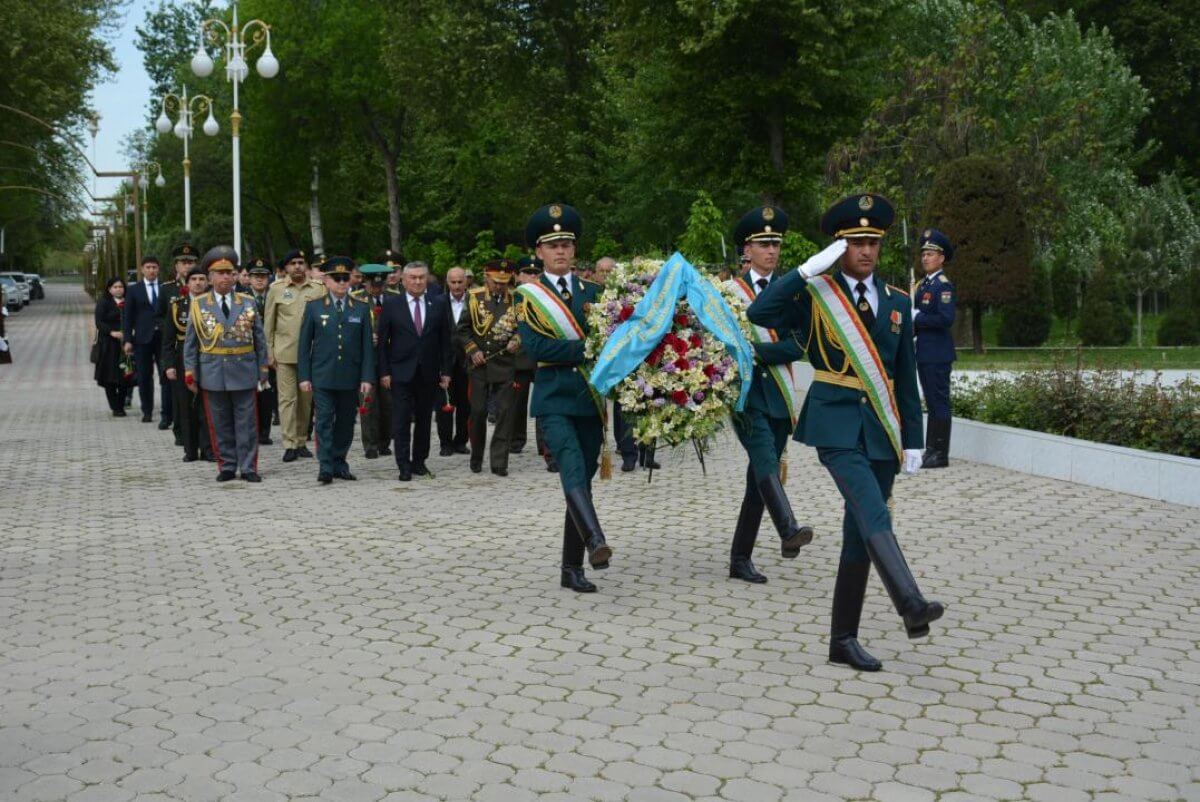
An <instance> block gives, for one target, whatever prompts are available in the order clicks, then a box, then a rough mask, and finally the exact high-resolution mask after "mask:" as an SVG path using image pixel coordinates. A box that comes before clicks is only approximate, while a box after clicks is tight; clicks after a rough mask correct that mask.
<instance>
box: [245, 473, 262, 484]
mask: <svg viewBox="0 0 1200 802" xmlns="http://www.w3.org/2000/svg"><path fill="white" fill-rule="evenodd" d="M242 481H243V482H251V483H255V484H257V483H258V482H261V481H262V477H261V476H259V475H258V474H257V473H255V472H254V471H249V472H247V473H243V474H242Z"/></svg>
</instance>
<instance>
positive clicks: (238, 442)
mask: <svg viewBox="0 0 1200 802" xmlns="http://www.w3.org/2000/svg"><path fill="white" fill-rule="evenodd" d="M236 260H237V252H236V251H234V250H233V248H231V247H229V246H228V245H218V246H217V247H216V248H213V249H212V250H210V251H209V252H208V253H206V254H205V255H204V259H203V260H202V263H201V266H202V267H204V268H206V269H207V270H208V276H209V283H210V284H211V286H212V289H211V290H210V291H209V292H206V293H204V294H203V295H200V296H189V297H191V311H190V314H189V315H188V318H189V319H188V330H187V338H186V339H185V340H184V344H183V364H184V382H186V384H187V386H188V389H189V390H191V391H192V392H193V393H197V392H202V396H201V397H202V399H203V402H204V409H205V413H206V415H207V417H208V422H209V426H211V427H212V440H213V445H214V449H213V450H214V451H215V452H216V458H217V468H218V471H219V473H218V474H217V481H218V482H228V481H229V480H230V479H233V478H234V477H235V476H236V475H237V473H239V472H240V473H241V476H242V479H244V480H245V481H247V482H261V481H262V479H261V478H260V477H259V475H258V415H257V413H256V411H255V409H254V407H255V401H256V399H255V394H256V392H257V390H258V387H259V385H261V384H262V383H263V382H265V381H266V378H267V344H266V340H265V338H264V336H263V329H262V320H261V319H260V318H259V316H258V310H257V309H256V308H255V306H254V298H252V297H251V296H249V295H244V294H242V293H239V292H234V291H233V284H234V265H235V262H236ZM235 469H236V471H235Z"/></svg>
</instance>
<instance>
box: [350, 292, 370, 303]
mask: <svg viewBox="0 0 1200 802" xmlns="http://www.w3.org/2000/svg"><path fill="white" fill-rule="evenodd" d="M350 297H351V298H353V299H355V300H356V301H365V300H367V291H366V290H352V291H351V292H350Z"/></svg>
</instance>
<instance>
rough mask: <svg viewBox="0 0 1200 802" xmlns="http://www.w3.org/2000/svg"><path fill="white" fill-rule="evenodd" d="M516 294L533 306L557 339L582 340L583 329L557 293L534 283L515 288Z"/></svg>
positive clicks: (538, 283)
mask: <svg viewBox="0 0 1200 802" xmlns="http://www.w3.org/2000/svg"><path fill="white" fill-rule="evenodd" d="M517 294H518V295H520V296H521V297H523V298H524V299H525V302H526V303H530V304H533V306H534V307H535V308H536V309H537V311H538V312H539V313H540V315H539V316H540V317H541V319H542V320H544V321H545V322H546V323H548V324H549V325H550V327H551V329H552V330H553V331H554V334H555V336H556V338H557V339H559V340H582V339H583V328H582V327H581V326H580V325H579V321H578V320H576V319H575V315H573V314H571V308H570V307H569V306H567V305H566V304H565V303H564V302H563V299H562V296H561V295H559V294H558V293H557V292H555V291H554V290H551V289H549V288H548V287H546V286H545V285H543V284H541V283H540V282H536V281H534V282H530V283H529V284H522V285H521V286H520V287H517Z"/></svg>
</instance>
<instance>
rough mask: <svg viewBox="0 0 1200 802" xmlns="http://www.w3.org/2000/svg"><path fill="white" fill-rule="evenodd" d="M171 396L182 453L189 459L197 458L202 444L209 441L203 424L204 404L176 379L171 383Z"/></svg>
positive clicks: (185, 385)
mask: <svg viewBox="0 0 1200 802" xmlns="http://www.w3.org/2000/svg"><path fill="white" fill-rule="evenodd" d="M171 396H172V404H173V406H172V411H173V412H174V416H175V423H176V424H178V425H179V437H180V439H181V440H183V453H184V454H186V455H187V456H189V457H199V456H200V453H201V449H202V448H203V446H204V443H205V442H206V441H207V440H208V439H209V438H208V432H207V431H206V430H205V429H206V427H205V424H204V410H203V406H204V402H203V400H202V399H200V398H197V397H196V396H195V395H193V394H192V391H191V390H189V389H188V388H187V384H185V383H184V382H182V381H180V380H178V379H176V380H175V381H173V382H171Z"/></svg>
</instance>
